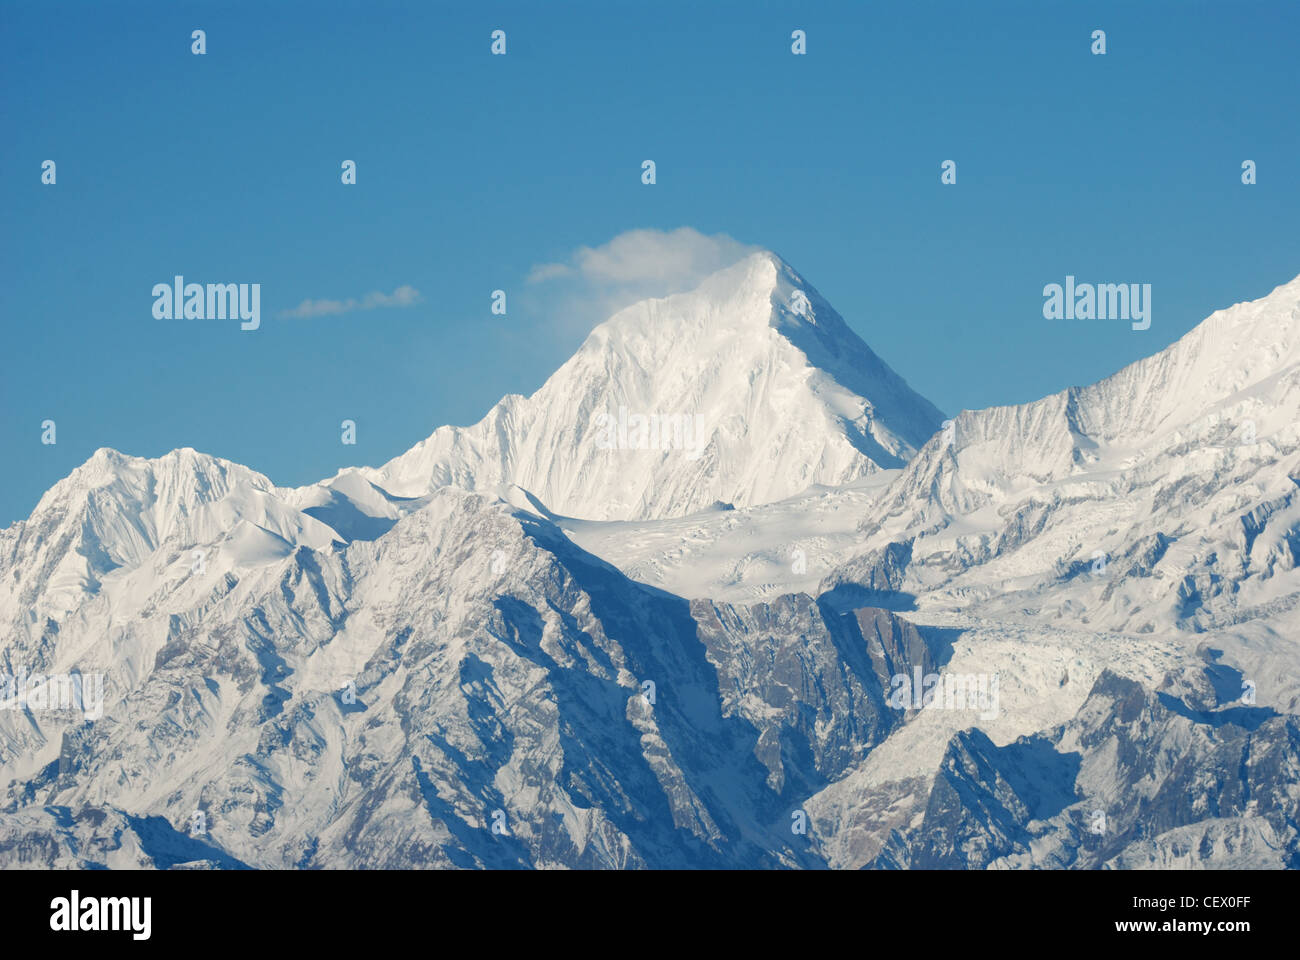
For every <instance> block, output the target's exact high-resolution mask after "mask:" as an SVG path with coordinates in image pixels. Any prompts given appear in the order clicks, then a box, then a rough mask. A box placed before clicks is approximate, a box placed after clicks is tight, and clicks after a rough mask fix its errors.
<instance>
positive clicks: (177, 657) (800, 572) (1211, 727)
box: [0, 253, 1300, 869]
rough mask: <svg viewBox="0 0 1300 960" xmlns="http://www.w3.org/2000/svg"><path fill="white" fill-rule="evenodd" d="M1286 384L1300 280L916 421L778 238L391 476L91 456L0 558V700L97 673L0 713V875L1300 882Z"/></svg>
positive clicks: (1294, 526) (178, 454)
mask: <svg viewBox="0 0 1300 960" xmlns="http://www.w3.org/2000/svg"><path fill="white" fill-rule="evenodd" d="M1298 377H1300V278H1297V279H1295V280H1292V281H1291V282H1290V283H1287V284H1285V285H1283V286H1280V287H1278V288H1277V289H1275V290H1274V291H1273V292H1272V293H1270V294H1268V295H1267V296H1265V297H1263V298H1262V299H1258V300H1255V301H1252V302H1248V303H1240V304H1237V305H1235V306H1232V307H1230V308H1228V309H1225V310H1220V311H1217V312H1215V313H1213V314H1212V315H1210V316H1209V318H1208V319H1206V320H1204V321H1203V322H1202V323H1201V324H1199V325H1198V326H1197V327H1195V328H1194V329H1193V330H1192V331H1191V332H1189V333H1188V334H1187V335H1186V336H1185V337H1183V338H1182V339H1181V340H1179V341H1177V342H1176V343H1174V344H1172V345H1171V346H1169V347H1168V348H1166V349H1165V350H1163V351H1161V352H1159V353H1157V354H1156V355H1154V356H1152V357H1149V358H1147V359H1144V360H1141V361H1139V362H1137V363H1134V364H1132V365H1130V366H1128V367H1126V368H1124V369H1123V370H1121V371H1119V372H1118V373H1116V374H1115V375H1113V376H1111V377H1108V378H1106V379H1105V380H1102V381H1100V382H1098V383H1096V384H1093V385H1091V386H1087V387H1082V388H1077V387H1072V388H1070V389H1067V390H1064V391H1062V392H1061V393H1058V394H1055V395H1052V396H1049V397H1045V398H1043V399H1041V400H1038V401H1035V402H1033V403H1028V404H1024V405H1019V406H1013V407H997V408H991V409H987V410H976V411H962V412H960V413H958V414H956V415H955V416H953V417H952V418H951V419H945V417H944V415H943V414H942V413H940V411H939V410H937V409H936V408H935V407H934V406H933V405H932V404H930V403H929V402H928V401H926V400H925V399H924V398H922V397H921V396H919V395H918V394H917V393H916V392H915V391H913V390H912V389H911V388H910V387H909V386H908V385H907V383H906V382H905V381H904V380H903V379H902V378H901V377H900V376H899V375H898V374H896V373H895V372H894V371H893V370H891V369H890V368H889V367H888V366H887V365H886V364H885V363H884V361H882V360H881V359H880V358H879V357H877V356H876V355H875V354H874V353H873V352H872V351H871V349H870V348H869V347H868V346H867V345H866V344H865V343H863V342H862V340H861V339H860V338H859V337H858V336H857V335H856V334H855V333H854V332H853V331H852V329H851V328H850V327H849V326H848V324H847V323H845V321H844V320H843V319H842V318H841V317H840V316H839V315H838V314H837V313H836V312H835V311H834V309H833V308H832V307H831V306H830V305H829V304H828V303H826V301H825V300H824V299H823V298H822V297H821V296H820V295H819V294H818V293H817V291H816V290H815V289H814V288H813V287H812V286H811V285H810V284H809V283H807V281H806V280H804V278H803V277H802V276H801V275H800V274H798V273H797V272H795V271H794V270H793V269H792V268H791V267H790V266H789V265H787V264H786V263H785V262H784V261H782V260H781V259H780V258H779V257H777V256H776V255H774V254H771V253H759V254H754V255H752V256H749V257H747V258H745V259H744V260H742V261H740V262H739V263H737V264H735V265H734V266H732V267H729V268H728V269H725V270H723V271H721V272H719V273H717V274H715V275H713V276H711V277H710V278H708V279H707V280H706V281H704V283H703V284H702V285H700V286H699V287H698V288H697V289H695V290H692V291H689V292H684V293H680V294H675V295H673V296H669V297H666V298H662V299H654V300H647V301H643V302H641V303H638V304H635V305H633V306H631V307H629V308H627V309H625V310H623V311H620V312H619V313H617V314H615V315H614V316H613V317H611V318H610V319H609V320H608V321H606V322H605V323H603V324H601V325H599V326H598V327H596V328H595V329H594V330H593V331H592V332H591V334H590V335H589V336H588V338H587V339H586V341H585V342H584V343H583V344H582V346H581V347H580V348H579V350H578V352H577V353H576V354H575V355H574V356H573V357H572V358H571V359H570V360H569V361H567V362H566V363H565V364H564V365H563V366H562V367H560V369H559V370H558V371H556V373H555V374H554V375H553V376H552V377H551V378H550V379H549V380H547V382H546V383H545V384H544V385H543V386H542V387H541V388H540V389H539V390H538V391H537V392H536V393H535V394H533V396H531V397H528V398H524V397H520V396H509V397H506V398H504V399H503V400H502V401H501V402H500V403H499V404H497V405H496V406H495V407H493V408H492V410H491V411H489V412H488V414H487V416H485V417H484V419H483V420H482V421H480V422H479V423H478V424H476V425H474V426H471V427H466V428H460V427H442V428H440V429H439V430H437V431H435V432H434V433H433V435H432V436H430V437H429V438H427V439H426V440H424V441H421V442H420V443H419V444H417V445H416V446H415V447H413V448H412V449H411V450H409V451H408V452H407V453H405V454H402V455H401V456H399V457H397V458H396V459H394V460H392V461H390V462H389V463H387V464H384V465H383V466H381V467H378V468H370V467H356V468H349V469H345V470H341V471H340V472H339V473H338V474H336V475H335V476H334V477H332V478H328V479H325V480H322V481H321V482H319V483H316V484H312V485H309V486H306V487H300V488H284V487H278V486H276V485H275V484H274V483H273V482H272V481H271V480H270V479H268V478H267V477H265V476H263V475H262V474H260V473H258V472H256V471H254V470H252V469H249V468H247V467H243V466H240V465H239V464H235V463H231V462H229V461H225V460H221V459H219V458H215V457H211V456H208V455H205V454H202V453H198V452H196V451H194V450H191V449H181V450H176V451H173V452H171V453H169V454H167V455H166V456H163V457H160V458H157V459H153V460H146V459H141V458H135V457H130V456H126V455H124V454H121V453H118V452H116V451H113V450H108V449H101V450H99V451H97V452H96V453H95V454H94V455H93V456H92V457H91V458H90V459H89V460H88V461H87V462H86V463H84V464H83V465H82V466H80V467H78V468H77V469H76V470H75V471H73V473H72V474H70V475H69V476H68V477H66V478H64V479H63V480H61V481H59V482H58V483H57V484H55V486H54V487H52V488H51V489H50V490H49V491H48V492H47V493H46V494H45V495H44V496H43V497H42V498H41V500H40V502H39V503H38V504H37V506H36V508H35V510H33V512H32V514H31V516H30V517H29V518H28V519H26V520H24V521H21V522H18V523H16V524H14V525H12V526H10V527H8V528H6V529H4V530H3V531H0V626H2V628H3V641H0V677H3V676H16V675H19V674H20V673H21V674H22V675H24V676H27V677H30V676H32V675H42V676H46V677H49V676H54V675H68V674H73V673H81V674H83V675H86V674H102V675H103V677H104V683H105V687H104V690H105V694H104V703H103V709H102V715H98V716H94V717H91V716H90V715H89V714H86V713H85V712H84V711H82V712H78V711H69V710H54V709H49V708H42V707H39V706H33V705H32V704H31V703H22V702H18V700H17V699H15V697H14V696H13V695H11V696H10V697H9V700H8V702H5V703H0V706H5V707H7V709H4V710H0V789H3V796H0V866H6V867H14V866H37V867H45V866H54V867H74V866H75V867H88V866H106V867H110V868H120V867H157V868H205V867H212V868H241V867H253V868H261V867H298V868H352V867H397V868H423V867H461V868H484V867H486V868H491V867H536V868H547V867H556V868H622V867H652V868H659V867H796V868H817V867H834V868H858V867H869V868H881V869H907V868H1026V867H1072V868H1073V867H1080V868H1096V867H1105V868H1141V867H1153V866H1206V867H1227V866H1244V867H1272V868H1283V867H1287V868H1289V867H1296V866H1298V865H1300V830H1298V828H1297V822H1298V821H1300V786H1297V784H1298V782H1300V730H1298V729H1297V719H1296V716H1297V711H1298V709H1300V682H1298V681H1297V676H1296V674H1297V671H1296V663H1297V649H1296V642H1297V641H1296V639H1295V638H1296V637H1297V631H1296V629H1295V627H1296V626H1297V625H1298V623H1300V620H1298V617H1300V614H1297V611H1296V600H1297V598H1300V577H1298V575H1297V573H1296V565H1297V560H1298V559H1300V502H1298V501H1297V492H1296V488H1297V484H1300V432H1298V430H1297V426H1296V424H1297V422H1298V418H1297V414H1300V389H1298V380H1297V378H1298ZM922 678H934V683H936V684H937V685H938V689H939V690H944V689H948V690H951V689H952V686H953V684H954V683H956V684H960V683H962V682H965V681H970V683H971V686H970V687H969V688H968V689H972V690H973V689H976V688H978V689H980V690H981V691H983V692H982V694H981V699H980V702H979V704H978V705H976V704H974V703H971V702H967V701H965V700H963V701H961V702H960V703H957V704H954V703H952V702H947V703H945V702H943V698H942V697H936V699H935V701H933V702H922V701H920V700H916V699H913V698H912V697H910V696H909V697H905V698H903V699H902V700H901V701H900V699H899V697H898V695H897V694H898V691H899V689H900V684H902V685H904V686H906V687H907V689H909V690H910V689H911V688H912V686H913V685H915V686H917V687H918V688H919V686H920V681H921V680H922ZM927 683H929V681H927ZM3 695H4V691H3V689H2V688H0V700H3ZM949 700H951V698H949Z"/></svg>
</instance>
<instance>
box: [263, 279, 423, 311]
mask: <svg viewBox="0 0 1300 960" xmlns="http://www.w3.org/2000/svg"><path fill="white" fill-rule="evenodd" d="M422 299H423V298H422V297H421V296H420V291H419V290H416V289H415V287H410V286H406V285H403V286H400V287H398V288H397V289H396V290H394V291H393V292H392V293H380V292H379V291H377V290H376V291H374V292H373V293H367V294H366V295H365V296H364V297H362V298H361V299H360V300H358V299H356V298H354V297H349V298H348V299H346V300H304V301H303V302H302V303H300V304H298V306H296V307H294V308H293V309H292V310H285V311H283V312H282V313H281V314H280V316H282V317H327V316H332V315H335V314H340V313H352V312H353V311H354V310H376V309H378V308H380V307H409V306H412V305H413V304H416V303H419V302H420V301H421V300H422Z"/></svg>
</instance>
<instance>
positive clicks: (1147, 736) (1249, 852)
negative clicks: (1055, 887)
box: [871, 672, 1300, 869]
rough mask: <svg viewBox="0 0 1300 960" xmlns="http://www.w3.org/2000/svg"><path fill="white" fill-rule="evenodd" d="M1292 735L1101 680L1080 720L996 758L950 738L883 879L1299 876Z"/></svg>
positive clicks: (888, 855)
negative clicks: (1163, 871) (996, 872)
mask: <svg viewBox="0 0 1300 960" xmlns="http://www.w3.org/2000/svg"><path fill="white" fill-rule="evenodd" d="M1298 769H1300V726H1297V723H1296V718H1295V717H1294V716H1285V715H1278V714H1277V713H1275V712H1274V711H1273V710H1272V709H1268V708H1263V707H1252V706H1243V705H1239V704H1238V705H1229V706H1225V707H1222V708H1219V709H1214V710H1202V709H1196V708H1194V707H1192V706H1189V705H1188V704H1187V703H1186V702H1185V701H1184V700H1183V699H1180V698H1178V697H1176V696H1173V695H1171V694H1168V693H1158V692H1153V691H1151V690H1148V689H1146V688H1145V687H1143V686H1142V685H1141V684H1139V683H1136V682H1134V681H1132V680H1126V679H1123V678H1121V677H1118V676H1116V675H1115V674H1113V673H1110V672H1104V673H1103V674H1102V675H1101V676H1100V677H1099V678H1098V679H1097V682H1096V684H1095V685H1094V687H1093V689H1092V692H1091V693H1090V694H1089V696H1088V699H1087V701H1086V702H1085V703H1084V705H1083V707H1082V708H1081V709H1080V710H1079V712H1078V714H1077V715H1076V716H1075V717H1074V718H1073V719H1072V720H1071V721H1070V722H1068V723H1066V724H1065V725H1063V726H1062V727H1059V728H1057V729H1055V730H1052V731H1048V732H1046V733H1044V734H1040V735H1036V736H1033V737H1025V738H1022V739H1020V740H1018V741H1016V742H1014V743H1010V744H1007V745H1006V746H1002V747H998V746H996V745H994V744H993V743H992V741H990V740H989V738H988V737H987V736H985V735H984V734H983V733H981V732H980V731H979V730H977V729H976V730H971V731H970V732H968V733H962V734H960V735H958V736H957V737H955V738H954V739H953V741H952V743H951V744H950V745H949V747H948V751H947V753H946V755H945V756H944V758H943V764H942V766H941V768H940V770H939V773H938V776H937V777H936V778H935V781H934V785H933V787H932V788H931V790H930V793H929V797H928V799H927V801H926V804H925V814H924V818H923V819H922V820H921V822H920V823H919V825H917V826H916V827H915V828H912V829H906V830H901V831H896V832H895V833H894V835H893V836H892V837H891V838H890V842H889V844H888V846H887V848H886V850H885V852H884V853H882V854H881V855H880V856H879V857H878V858H877V859H876V860H875V861H874V862H873V863H872V864H871V865H872V866H875V867H883V868H904V867H913V868H922V869H972V868H975V869H983V868H987V867H1012V868H1023V867H1056V868H1060V867H1071V868H1081V869H1097V868H1099V867H1104V868H1146V867H1191V866H1197V865H1206V864H1209V865H1214V866H1218V867H1234V866H1235V867H1247V868H1260V867H1271V868H1275V869H1281V868H1285V869H1295V868H1296V867H1300V832H1298V831H1297V828H1296V824H1297V816H1298V815H1300V785H1298V784H1297V781H1296V777H1295V773H1296V770H1298Z"/></svg>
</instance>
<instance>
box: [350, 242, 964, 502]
mask: <svg viewBox="0 0 1300 960" xmlns="http://www.w3.org/2000/svg"><path fill="white" fill-rule="evenodd" d="M796 291H800V292H801V293H802V294H803V297H804V298H806V307H805V308H804V309H803V310H800V309H799V307H798V306H796V304H799V303H800V301H799V300H798V298H797V297H796ZM602 416H604V417H608V418H609V420H608V421H605V420H603V419H601V418H602ZM624 417H626V418H628V420H629V426H628V427H627V428H626V430H625V429H624V427H623V423H624ZM633 417H644V418H647V420H646V423H645V425H644V427H645V428H644V430H638V427H637V423H636V421H633V420H631V418H633ZM651 417H654V418H658V419H657V423H658V424H659V426H658V428H657V429H655V428H653V427H652V426H651V424H650V422H649V418H651ZM662 418H672V419H671V420H669V421H668V422H669V424H670V426H668V427H665V426H663V419H662ZM941 420H942V414H940V413H939V411H938V410H937V409H935V407H934V406H933V405H931V404H930V403H929V402H928V401H926V400H925V399H924V398H922V397H920V396H919V395H917V394H916V393H915V392H914V391H913V390H911V388H909V387H908V386H907V384H906V383H905V382H904V381H903V380H902V378H901V377H899V376H898V375H897V374H895V373H894V372H893V371H892V370H890V369H889V367H888V366H886V365H885V364H884V362H883V361H881V360H880V358H879V357H877V356H876V355H875V354H874V353H872V352H871V350H870V349H869V348H868V347H867V346H866V344H864V343H863V342H862V340H861V339H860V338H859V337H858V336H857V335H856V334H854V333H853V331H852V330H850V329H849V327H848V326H847V325H846V324H845V323H844V321H843V320H842V319H841V318H840V317H839V315H838V314H836V313H835V311H834V310H833V309H831V307H830V305H829V304H827V303H826V302H825V301H824V300H823V299H822V298H821V296H820V295H819V294H818V293H817V291H816V290H814V289H813V288H812V287H811V286H810V285H809V284H808V283H807V282H806V281H805V280H804V279H803V278H802V277H800V276H799V275H798V274H797V273H795V272H794V271H793V270H792V269H791V268H790V267H789V266H787V265H786V264H785V263H784V262H783V261H782V260H781V259H780V258H779V257H777V256H776V255H774V254H771V253H758V254H753V255H751V256H750V257H748V258H746V259H745V260H742V261H741V262H740V263H737V264H735V265H734V266H732V267H730V268H728V269H726V270H723V271H721V272H719V273H717V274H714V275H713V276H712V277H710V278H708V279H707V280H705V282H704V283H703V284H701V285H700V287H699V288H698V289H696V290H694V291H691V292H689V293H683V294H678V295H674V296H670V297H667V298H665V299H656V300H646V301H643V302H641V303H637V304H635V305H633V306H631V307H628V308H627V309H625V310H623V311H621V312H619V313H617V314H615V315H614V316H613V317H611V318H610V319H609V320H608V321H606V322H605V323H603V324H601V325H600V326H598V327H596V328H595V329H594V330H593V331H592V332H591V334H590V335H589V336H588V337H587V339H586V341H585V342H584V343H583V345H582V346H581V348H580V349H579V350H578V352H577V353H576V354H574V356H573V357H572V358H570V359H569V360H568V362H566V363H565V364H564V365H563V366H562V367H560V369H559V370H558V371H556V373H555V374H554V375H553V376H551V378H550V379H549V380H547V381H546V383H545V384H543V386H542V387H541V389H539V390H538V391H537V392H536V393H535V394H533V396H531V397H528V398H524V397H520V396H509V397H506V398H505V399H504V400H502V401H501V402H500V403H499V404H498V405H497V406H496V407H494V408H493V409H492V410H491V411H490V412H489V413H488V415H487V416H486V417H485V418H484V419H483V420H482V421H481V422H480V423H478V424H476V425H475V426H473V427H469V428H460V427H442V428H441V429H439V430H437V431H436V432H435V433H434V434H433V435H432V436H431V437H429V438H428V439H427V440H424V441H422V442H421V443H419V444H417V445H416V446H415V447H414V448H413V449H411V450H410V451H408V452H407V453H404V454H402V455H401V456H399V457H397V458H396V459H395V460H393V461H391V462H389V463H388V464H386V465H385V466H383V467H382V468H380V469H378V470H374V471H368V470H363V471H361V472H362V473H363V474H364V475H365V476H367V477H368V478H369V479H371V480H373V481H374V482H375V483H376V484H378V485H379V486H380V487H383V488H384V489H385V490H387V491H389V492H390V493H393V494H398V495H401V496H411V497H414V496H423V495H424V494H427V493H428V492H429V491H430V490H432V489H434V488H436V487H439V486H443V485H449V484H450V485H454V486H458V487H461V488H462V489H467V490H479V489H484V488H490V487H495V486H497V485H500V484H502V483H514V484H517V485H518V486H520V487H523V488H524V489H526V490H528V491H530V492H532V493H533V494H534V495H536V496H537V497H538V498H540V500H541V501H542V502H543V503H545V504H546V505H547V506H548V507H549V508H550V509H551V510H554V511H555V512H556V513H560V514H564V515H566V516H571V517H580V518H585V519H594V520H640V519H656V518H662V517H679V516H684V515H686V514H689V513H693V512H695V511H698V510H701V509H703V508H705V507H708V506H710V505H711V504H713V503H715V502H717V501H722V502H724V503H730V504H733V505H735V506H744V505H749V504H757V503H766V502H768V501H772V500H780V499H783V498H785V497H789V496H791V495H793V494H796V493H799V492H800V491H802V490H804V489H806V488H807V487H809V486H810V485H812V484H841V483H847V482H849V481H852V480H855V479H857V478H859V477H862V476H865V475H866V474H868V473H871V472H874V471H876V470H878V469H880V468H892V467H900V466H902V464H903V463H904V462H905V461H906V460H907V459H908V458H909V457H910V456H911V455H912V454H913V453H914V452H915V450H916V449H917V448H919V447H920V446H921V445H922V444H923V443H924V442H925V441H926V440H927V439H928V438H929V437H930V435H931V434H933V433H934V432H935V430H937V429H938V427H939V424H940V422H941ZM638 446H640V447H641V448H638ZM683 447H684V449H683Z"/></svg>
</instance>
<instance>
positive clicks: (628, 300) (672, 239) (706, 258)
mask: <svg viewBox="0 0 1300 960" xmlns="http://www.w3.org/2000/svg"><path fill="white" fill-rule="evenodd" d="M758 249H759V248H758V247H753V246H750V245H748V244H744V243H741V242H739V241H738V240H733V239H732V238H731V237H729V236H727V235H726V234H723V233H719V234H714V235H712V236H709V235H707V234H703V233H700V232H699V231H698V230H694V229H692V228H690V227H678V228H677V229H676V230H629V231H627V232H626V233H620V234H619V235H618V236H616V237H614V238H613V239H612V240H610V241H609V242H608V243H605V244H602V245H601V246H598V247H579V248H578V249H577V250H575V251H574V252H573V253H572V254H571V255H570V256H569V257H568V258H567V259H566V260H565V261H564V262H562V263H539V264H537V265H535V266H534V267H533V268H532V269H531V270H530V271H529V272H528V277H527V282H528V286H529V287H530V288H531V294H532V295H531V296H530V300H533V301H535V303H536V304H537V306H538V307H539V309H541V311H542V312H543V313H546V314H550V315H551V316H552V317H553V319H554V320H555V322H557V323H558V324H559V325H560V326H561V327H562V328H563V329H564V330H565V331H567V332H570V333H571V332H573V331H574V330H575V329H578V328H585V329H590V328H591V327H592V326H593V325H595V324H596V323H599V322H600V321H602V320H605V319H607V318H608V317H609V316H610V315H611V314H613V313H615V312H617V311H618V310H620V309H622V308H623V307H626V306H628V305H629V304H632V303H635V302H636V301H638V300H644V299H646V298H647V297H665V296H668V295H669V294H672V293H680V292H681V291H683V290H690V289H693V288H694V287H696V286H697V285H698V284H699V283H700V281H702V280H703V279H704V278H705V277H707V276H709V274H712V273H716V272H717V271H719V270H722V269H724V268H726V267H729V266H731V265H732V264H733V263H736V262H737V261H739V260H741V259H743V258H744V257H746V256H748V255H749V254H751V253H753V252H755V251H756V250H758Z"/></svg>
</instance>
